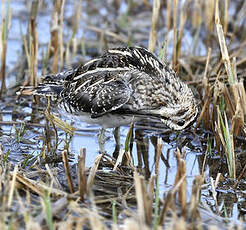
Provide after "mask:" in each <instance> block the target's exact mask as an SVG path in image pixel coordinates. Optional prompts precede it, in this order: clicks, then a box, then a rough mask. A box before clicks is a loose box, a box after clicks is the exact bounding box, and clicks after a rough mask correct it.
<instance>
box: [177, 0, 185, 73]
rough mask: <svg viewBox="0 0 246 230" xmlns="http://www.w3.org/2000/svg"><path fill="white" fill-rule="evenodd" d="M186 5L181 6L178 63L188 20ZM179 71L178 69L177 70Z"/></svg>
mask: <svg viewBox="0 0 246 230" xmlns="http://www.w3.org/2000/svg"><path fill="white" fill-rule="evenodd" d="M185 4H186V3H185V2H183V3H181V4H180V20H179V33H178V34H177V44H176V46H177V49H176V63H177V62H178V60H179V57H180V53H181V45H182V38H183V32H184V26H185V22H186V19H187V10H186V8H185V7H186V5H185ZM176 70H177V71H178V68H176Z"/></svg>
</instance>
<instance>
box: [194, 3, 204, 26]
mask: <svg viewBox="0 0 246 230" xmlns="http://www.w3.org/2000/svg"><path fill="white" fill-rule="evenodd" d="M201 7H202V5H201V4H200V0H195V1H194V4H193V10H192V27H193V28H198V27H200V25H201V23H202V17H201V16H202V14H201V10H202V9H201Z"/></svg>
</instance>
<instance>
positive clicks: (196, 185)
mask: <svg viewBox="0 0 246 230" xmlns="http://www.w3.org/2000/svg"><path fill="white" fill-rule="evenodd" d="M203 183H204V175H198V176H196V177H195V179H194V181H193V185H192V193H191V194H192V195H191V200H190V206H189V209H190V215H191V220H192V222H195V221H196V220H197V219H198V218H199V217H200V216H199V211H198V204H199V201H200V198H199V197H200V195H201V186H202V184H203Z"/></svg>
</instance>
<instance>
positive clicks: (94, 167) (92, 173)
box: [86, 154, 103, 195]
mask: <svg viewBox="0 0 246 230" xmlns="http://www.w3.org/2000/svg"><path fill="white" fill-rule="evenodd" d="M102 156H103V154H99V155H98V156H97V157H96V159H95V161H94V164H93V165H92V167H91V170H90V173H89V176H88V179H87V184H86V187H87V191H86V192H87V195H88V194H89V193H90V191H91V187H92V185H93V183H94V179H95V176H96V172H97V169H98V166H99V163H100V161H101V159H102Z"/></svg>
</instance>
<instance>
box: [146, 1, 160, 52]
mask: <svg viewBox="0 0 246 230" xmlns="http://www.w3.org/2000/svg"><path fill="white" fill-rule="evenodd" d="M160 5H161V3H160V0H154V2H153V8H152V24H151V31H150V35H149V46H148V49H149V51H150V52H154V50H155V44H156V40H157V23H158V18H159V11H160Z"/></svg>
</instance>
